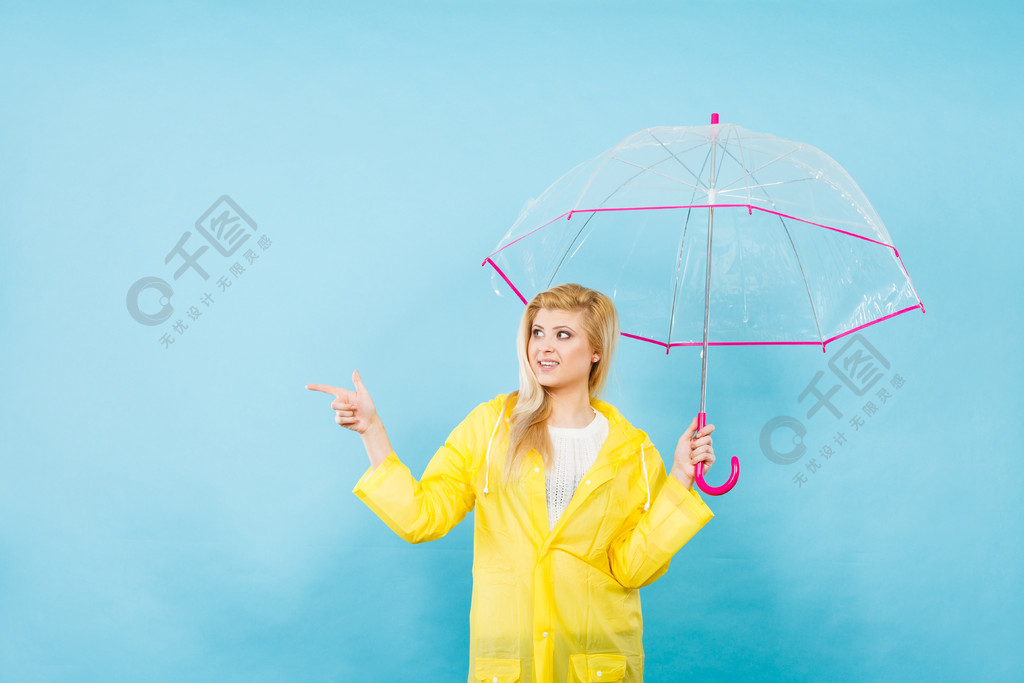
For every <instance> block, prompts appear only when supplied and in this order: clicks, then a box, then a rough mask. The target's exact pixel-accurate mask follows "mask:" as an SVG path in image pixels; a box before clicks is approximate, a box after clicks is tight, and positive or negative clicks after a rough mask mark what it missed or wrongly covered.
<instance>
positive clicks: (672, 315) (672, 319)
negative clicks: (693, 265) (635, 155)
mask: <svg viewBox="0 0 1024 683" xmlns="http://www.w3.org/2000/svg"><path fill="white" fill-rule="evenodd" d="M651 137H654V136H653V135H652V136H651ZM710 158H711V152H710V150H709V151H708V153H707V155H705V157H704V163H703V164H701V168H700V172H701V173H703V172H704V167H705V166H706V165H707V163H708V159H710ZM696 196H697V188H693V194H691V195H690V203H691V204H692V203H693V201H694V197H696ZM692 212H693V207H688V208H687V209H686V221H685V222H684V223H683V236H682V239H680V240H679V252H678V253H677V254H676V281H675V283H673V285H672V308H671V310H670V311H669V316H668V337H667V338H666V339H665V343H666V346H665V353H668V352H669V351H670V350H671V349H672V333H673V332H674V331H675V328H676V301H677V300H678V298H679V283H680V281H681V274H680V271H681V270H682V265H683V247H684V245H685V244H686V231H687V229H688V228H689V227H690V214H691V213H692Z"/></svg>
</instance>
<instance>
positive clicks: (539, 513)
mask: <svg viewBox="0 0 1024 683" xmlns="http://www.w3.org/2000/svg"><path fill="white" fill-rule="evenodd" d="M505 401H506V397H505V396H498V397H496V398H495V399H493V400H491V401H489V402H487V403H482V404H481V405H479V406H477V408H475V409H474V410H473V412H471V413H470V414H469V415H468V416H467V417H466V419H465V420H463V422H462V423H461V424H460V425H459V426H458V427H456V428H455V429H454V430H453V431H452V433H451V435H450V436H449V437H448V440H447V441H446V442H445V445H444V446H443V447H441V448H440V449H439V450H438V451H437V453H436V454H435V455H434V457H433V459H431V461H430V463H429V464H428V465H427V468H426V471H425V472H424V473H423V477H422V478H421V479H420V481H418V482H417V481H416V479H415V478H414V477H413V476H412V474H411V473H410V471H409V468H408V467H406V466H405V465H403V464H402V463H401V461H399V460H398V458H397V456H396V455H395V454H394V453H392V454H391V455H389V456H388V458H387V459H386V460H384V462H383V463H381V465H380V466H378V467H377V469H375V470H374V469H373V468H370V469H368V470H367V471H366V473H365V474H364V475H363V476H362V477H361V478H360V480H359V482H358V483H357V484H356V486H355V489H354V490H353V492H354V493H355V494H356V495H357V496H358V497H359V498H360V499H361V500H362V501H363V502H364V503H366V505H367V506H369V508H370V509H371V510H373V511H374V512H375V513H376V514H377V515H378V516H379V517H380V518H381V519H382V520H384V522H385V523H386V524H387V525H388V526H389V527H391V529H392V530H393V531H394V532H395V533H396V534H398V535H399V536H400V537H401V538H403V539H405V540H406V541H409V542H410V543H422V542H423V541H430V540H433V539H435V538H440V537H441V536H444V535H445V534H446V533H448V531H449V530H450V529H452V527H454V526H455V525H456V524H458V523H459V522H460V521H461V520H462V518H463V517H465V516H466V513H467V512H469V511H470V510H472V509H473V507H474V506H475V507H476V528H475V534H474V558H473V601H472V608H471V610H470V662H469V681H470V683H483V682H486V683H517V682H521V683H527V682H530V681H532V682H534V683H555V682H556V681H557V683H565V682H566V681H568V682H570V683H575V682H577V681H587V682H596V683H609V682H611V681H625V682H633V683H637V682H639V681H642V680H643V666H644V653H643V646H642V644H641V637H642V633H643V621H642V618H641V615H640V594H639V591H638V590H637V589H639V588H640V587H641V586H646V585H648V584H650V583H651V582H653V581H654V580H655V579H657V578H658V577H660V576H661V575H662V574H664V573H665V571H666V570H667V569H668V565H669V561H670V560H671V558H672V555H673V554H675V552H676V551H677V550H679V548H681V547H682V546H683V544H684V543H686V542H687V541H688V540H690V538H691V537H692V536H693V535H694V534H695V533H697V531H699V530H700V528H701V527H702V526H704V524H706V523H707V522H708V520H710V519H711V517H712V516H713V515H712V512H711V510H709V509H708V507H707V505H705V504H704V501H703V500H701V498H700V496H699V495H698V494H697V492H696V491H692V490H688V489H686V488H685V487H684V486H683V485H682V484H681V483H679V481H678V480H677V479H676V478H675V477H672V476H668V475H666V473H665V466H664V463H663V461H662V459H661V456H660V455H659V454H658V452H657V451H656V450H655V448H654V445H653V444H652V443H651V441H650V439H648V437H647V435H646V434H645V433H644V432H642V431H640V430H639V429H636V428H635V427H633V426H632V425H631V424H629V422H627V421H626V420H625V419H624V418H623V417H622V416H621V415H620V414H619V413H618V411H617V410H615V408H613V407H612V406H611V405H610V404H608V403H604V402H602V401H598V400H596V399H591V404H592V405H593V406H594V408H595V409H596V410H598V411H600V412H601V414H603V415H604V416H605V417H607V418H608V422H609V423H610V430H609V433H608V438H607V440H606V441H605V443H604V446H603V447H602V448H601V451H600V453H599V454H598V456H597V460H596V461H595V462H594V465H593V467H591V468H590V470H589V471H588V472H587V473H586V475H585V476H584V478H583V481H582V482H581V483H580V486H579V489H577V491H576V493H575V494H574V495H573V497H572V500H571V501H570V503H569V507H568V508H566V510H565V512H564V513H563V514H562V517H561V518H560V519H559V520H558V523H557V524H556V525H555V528H554V529H553V530H551V531H549V525H548V518H547V517H548V513H547V502H546V497H545V487H546V483H545V472H544V463H543V460H542V459H541V456H540V454H539V453H537V452H536V451H533V452H531V453H530V459H529V464H528V467H527V470H526V472H527V476H525V477H524V478H523V480H522V482H521V483H519V484H515V485H511V486H506V485H505V484H504V483H503V482H502V476H501V474H502V472H503V467H504V459H505V457H504V456H505V449H506V448H507V445H508V417H507V416H508V415H509V414H510V413H511V410H506V411H505V412H504V415H505V416H506V417H504V418H503V419H502V424H501V425H498V423H497V421H498V420H499V418H501V414H502V406H503V404H504V403H505ZM509 407H511V406H509ZM499 427H500V428H499ZM492 440H493V442H492ZM489 442H492V443H491V450H490V454H489V456H488V453H487V450H488V444H489ZM641 447H642V450H641ZM488 461H489V467H488V466H487V462H488ZM645 470H646V474H645ZM645 479H646V481H645ZM485 486H486V487H487V489H488V493H486V494H485V493H484V488H485ZM648 499H649V500H650V503H649V506H650V507H649V509H648V510H646V511H645V510H644V508H645V505H647V504H648Z"/></svg>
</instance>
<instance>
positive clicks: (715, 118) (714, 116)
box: [711, 114, 718, 125]
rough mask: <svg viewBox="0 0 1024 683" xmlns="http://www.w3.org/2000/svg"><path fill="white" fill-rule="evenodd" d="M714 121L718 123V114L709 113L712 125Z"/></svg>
mask: <svg viewBox="0 0 1024 683" xmlns="http://www.w3.org/2000/svg"><path fill="white" fill-rule="evenodd" d="M716 123H718V114H712V115H711V124H712V125H714V124H716Z"/></svg>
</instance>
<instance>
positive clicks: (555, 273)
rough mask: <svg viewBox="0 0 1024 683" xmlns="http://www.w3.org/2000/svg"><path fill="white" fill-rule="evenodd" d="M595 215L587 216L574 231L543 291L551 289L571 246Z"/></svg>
mask: <svg viewBox="0 0 1024 683" xmlns="http://www.w3.org/2000/svg"><path fill="white" fill-rule="evenodd" d="M596 215H597V214H596V213H591V214H590V215H589V216H587V220H585V221H583V225H581V226H580V229H579V230H577V231H576V234H575V235H574V236H573V238H572V241H571V242H569V246H568V247H567V248H566V250H565V253H563V254H562V258H560V259H558V265H557V266H555V269H554V270H553V271H551V277H550V278H548V286H547V287H545V289H548V288H550V287H551V283H552V282H554V281H555V276H556V275H558V271H559V270H561V268H562V264H563V263H565V257H566V256H568V255H569V252H570V251H572V245H574V244H576V240H577V239H579V237H580V235H581V234H582V233H583V231H584V230H586V229H587V225H588V224H589V223H590V221H591V220H592V219H593V218H594V216H596Z"/></svg>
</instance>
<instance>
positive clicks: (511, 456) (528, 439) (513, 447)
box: [505, 283, 619, 480]
mask: <svg viewBox="0 0 1024 683" xmlns="http://www.w3.org/2000/svg"><path fill="white" fill-rule="evenodd" d="M542 308H545V309H547V310H555V311H578V312H582V313H583V331H584V333H585V334H586V336H587V341H588V342H589V343H590V346H591V347H593V349H594V351H595V352H596V353H598V354H599V359H598V361H597V362H596V363H593V364H592V365H591V366H590V379H589V381H588V391H589V393H590V395H591V396H593V397H597V396H600V394H601V390H602V389H603V388H604V385H605V382H606V381H607V380H608V372H609V368H610V367H611V361H612V355H613V354H614V352H615V344H616V342H617V341H618V339H619V316H618V314H617V313H616V312H615V304H614V303H612V300H611V299H609V298H608V297H607V296H605V295H604V294H602V293H601V292H598V291H597V290H594V289H587V288H586V287H583V286H582V285H577V284H571V283H569V284H564V285H558V286H557V287H552V288H551V289H549V290H547V291H544V292H541V293H540V294H538V295H537V296H535V297H533V300H532V301H530V303H529V304H528V305H527V306H526V311H525V312H524V313H523V318H522V320H521V321H520V323H519V336H518V338H517V339H516V352H517V355H518V357H519V391H516V392H512V394H511V395H510V398H515V399H516V404H515V407H514V408H513V409H512V415H511V427H510V430H509V446H508V455H507V457H506V458H505V479H506V480H510V479H515V478H518V477H519V475H521V474H522V470H523V469H524V465H525V461H526V456H527V454H529V452H530V450H531V449H536V450H537V451H538V452H539V453H540V454H541V457H542V458H543V459H544V462H545V464H547V462H548V459H549V458H550V457H551V455H550V454H551V438H550V436H549V435H548V430H547V419H548V417H549V415H550V414H551V401H550V398H549V397H548V392H547V390H546V389H545V388H544V387H543V386H541V384H540V382H538V381H537V376H536V374H534V370H533V367H532V365H531V364H530V359H529V356H528V355H527V354H528V351H527V350H528V347H529V344H530V336H531V334H532V332H533V321H534V319H535V318H536V317H537V313H538V312H539V311H540V310H541V309H542Z"/></svg>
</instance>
